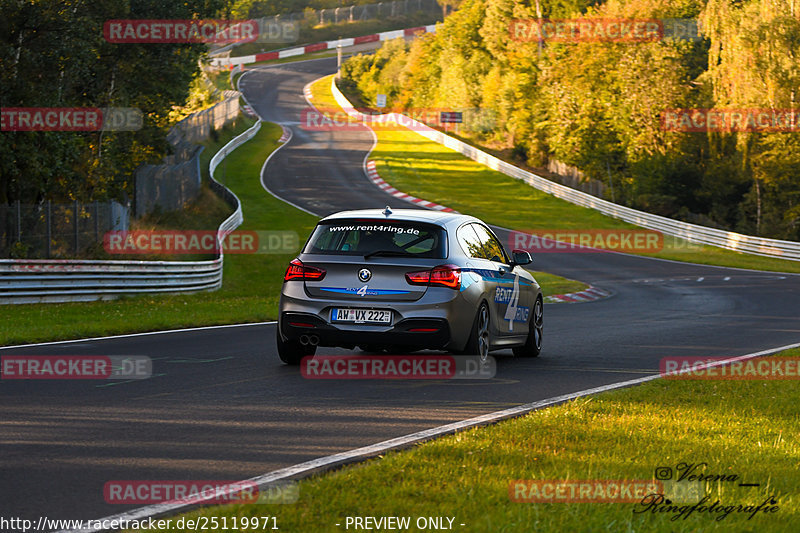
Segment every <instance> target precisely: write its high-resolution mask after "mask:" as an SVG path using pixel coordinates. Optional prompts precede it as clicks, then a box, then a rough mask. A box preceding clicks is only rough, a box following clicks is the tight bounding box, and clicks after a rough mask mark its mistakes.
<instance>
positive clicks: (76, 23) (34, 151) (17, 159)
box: [0, 0, 223, 204]
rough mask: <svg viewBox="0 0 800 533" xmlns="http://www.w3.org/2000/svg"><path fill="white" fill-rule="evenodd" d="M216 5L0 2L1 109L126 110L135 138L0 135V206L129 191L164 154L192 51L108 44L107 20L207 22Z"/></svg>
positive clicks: (168, 0)
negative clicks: (133, 113) (135, 177)
mask: <svg viewBox="0 0 800 533" xmlns="http://www.w3.org/2000/svg"><path fill="white" fill-rule="evenodd" d="M222 7H223V4H222V2H221V1H220V0H92V1H87V0H36V1H31V0H2V3H0V60H1V61H2V68H0V102H1V103H2V106H3V107H98V108H102V107H135V108H138V109H140V110H141V111H142V113H143V114H144V116H145V121H144V128H143V129H141V130H140V131H136V132H109V131H106V132H2V133H0V137H1V138H2V142H0V204H2V203H7V202H11V201H15V200H19V201H21V202H23V203H38V202H41V201H43V200H46V199H50V200H54V201H64V200H71V199H77V200H81V201H89V200H105V199H109V198H121V197H122V196H123V195H124V194H128V195H130V194H131V193H132V186H131V183H130V179H131V176H132V172H133V169H135V168H136V167H137V166H138V165H139V164H141V163H143V162H155V161H157V160H158V159H160V157H161V156H163V155H164V153H165V151H166V150H167V145H166V141H165V136H164V134H165V131H166V127H167V126H168V119H167V117H168V114H169V111H170V110H171V108H172V107H173V106H180V105H183V104H184V103H185V102H186V99H187V96H188V93H189V88H190V85H191V83H192V80H193V78H194V77H195V75H196V73H197V71H198V60H199V59H200V58H201V57H202V56H203V54H204V51H205V47H204V45H201V44H112V43H109V42H107V41H106V40H105V39H104V37H103V24H104V22H105V21H107V20H111V19H191V18H212V17H214V16H216V15H218V14H219V10H220V9H221V8H222Z"/></svg>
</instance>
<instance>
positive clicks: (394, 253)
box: [364, 250, 417, 259]
mask: <svg viewBox="0 0 800 533" xmlns="http://www.w3.org/2000/svg"><path fill="white" fill-rule="evenodd" d="M378 255H386V256H392V257H405V256H409V255H410V256H415V257H416V255H417V254H412V253H411V252H406V251H405V250H375V251H374V252H370V253H368V254H364V259H369V258H370V257H375V256H378Z"/></svg>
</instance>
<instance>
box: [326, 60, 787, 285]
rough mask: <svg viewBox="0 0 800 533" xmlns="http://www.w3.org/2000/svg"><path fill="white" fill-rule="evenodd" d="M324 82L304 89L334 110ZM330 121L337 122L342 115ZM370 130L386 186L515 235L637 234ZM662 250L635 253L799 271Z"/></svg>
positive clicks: (414, 140)
mask: <svg viewBox="0 0 800 533" xmlns="http://www.w3.org/2000/svg"><path fill="white" fill-rule="evenodd" d="M330 83H331V76H328V77H325V78H322V79H320V80H318V81H316V82H315V83H314V84H313V85H312V87H311V91H312V93H313V95H314V104H315V105H316V106H317V107H319V108H321V109H332V108H333V109H340V108H339V105H338V104H337V103H336V101H335V100H334V98H333V95H332V94H331V91H330ZM337 119H338V120H342V117H337ZM374 129H375V134H376V135H377V137H378V144H377V146H376V147H375V149H374V150H373V152H372V155H371V158H372V159H374V160H375V161H376V164H377V169H378V173H379V174H380V175H381V177H382V178H383V179H384V180H386V181H387V182H389V183H390V184H392V186H394V187H396V188H397V189H399V190H401V191H403V192H405V193H408V194H410V195H412V196H416V197H419V198H424V199H425V200H428V201H431V202H436V203H439V204H442V205H446V206H448V207H451V208H453V209H456V210H457V211H460V212H462V213H469V214H470V215H474V216H476V217H478V218H480V219H482V220H485V221H486V222H488V223H490V224H495V225H497V226H503V227H506V228H512V229H515V230H518V231H533V230H573V231H574V230H590V231H591V230H598V229H609V230H614V229H620V230H635V229H641V228H639V227H638V226H634V225H632V224H628V223H626V222H623V221H621V220H617V219H614V218H611V217H607V216H605V215H602V214H600V213H598V212H597V211H594V210H592V209H588V208H584V207H580V206H576V205H574V204H571V203H569V202H566V201H564V200H560V199H558V198H555V197H554V196H551V195H549V194H546V193H543V192H541V191H539V190H537V189H534V188H533V187H530V186H529V185H527V184H525V183H524V182H522V181H520V180H517V179H514V178H511V177H509V176H506V175H505V174H502V173H500V172H497V171H495V170H491V169H489V168H488V167H485V166H483V165H481V164H479V163H476V162H475V161H472V160H471V159H469V158H467V157H465V156H463V155H461V154H459V153H458V152H456V151H454V150H451V149H449V148H446V147H444V146H442V145H440V144H437V143H435V142H433V141H430V140H428V139H426V138H425V137H422V136H421V135H419V134H417V133H416V132H413V131H410V130H408V129H405V128H402V129H398V128H396V127H394V128H380V127H376V128H374ZM506 244H507V245H509V244H511V243H506ZM663 244H664V246H663V249H661V250H660V251H658V252H655V253H649V252H648V253H642V254H641V255H648V256H652V257H659V258H662V259H672V260H677V261H688V262H692V263H700V264H707V265H718V266H729V267H738V268H748V269H758V270H770V271H777V272H800V262H799V261H788V260H783V259H776V258H770V257H760V256H757V255H752V254H744V253H739V252H734V251H730V250H725V249H723V248H718V247H715V246H702V245H697V244H692V243H689V242H688V241H685V240H683V239H678V238H674V237H671V236H669V235H664V236H663ZM510 247H511V246H510Z"/></svg>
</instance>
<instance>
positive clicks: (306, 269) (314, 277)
mask: <svg viewBox="0 0 800 533" xmlns="http://www.w3.org/2000/svg"><path fill="white" fill-rule="evenodd" d="M324 277H325V270H324V269H322V268H316V267H311V266H306V265H304V264H303V262H302V261H300V260H299V259H294V260H292V262H290V263H289V268H287V269H286V274H284V276H283V281H292V280H301V281H319V280H321V279H322V278H324Z"/></svg>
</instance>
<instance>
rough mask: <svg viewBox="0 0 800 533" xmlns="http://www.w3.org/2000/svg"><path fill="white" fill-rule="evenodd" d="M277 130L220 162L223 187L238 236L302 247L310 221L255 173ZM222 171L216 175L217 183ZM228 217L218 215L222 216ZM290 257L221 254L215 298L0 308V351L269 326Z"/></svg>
mask: <svg viewBox="0 0 800 533" xmlns="http://www.w3.org/2000/svg"><path fill="white" fill-rule="evenodd" d="M250 124H251V122H250V121H246V120H243V121H240V122H239V123H238V126H237V127H236V128H235V129H226V130H223V131H222V132H221V133H220V135H219V139H218V141H217V142H214V143H209V146H208V147H207V148H206V150H205V151H204V152H203V154H202V158H203V159H202V161H201V167H202V168H204V169H207V168H208V160H209V159H210V158H211V156H212V155H213V154H214V153H216V151H217V150H218V149H219V148H221V147H222V146H223V145H224V144H225V143H227V142H228V140H230V139H231V138H232V137H233V136H234V135H235V134H238V133H240V132H241V131H244V130H245V129H246V128H247V127H249V125H250ZM280 135H281V129H280V127H278V126H276V125H274V124H264V125H263V126H262V128H261V131H260V132H259V133H258V135H256V137H255V138H254V139H253V140H252V141H250V142H248V143H246V144H245V145H244V146H242V147H240V148H238V149H237V150H236V151H234V152H233V153H232V154H231V155H230V156H228V160H227V163H226V165H225V174H224V181H225V182H226V183H227V185H228V187H230V188H231V189H233V190H234V192H235V193H236V194H237V195H238V196H239V198H240V200H241V201H242V204H243V212H244V218H245V223H244V225H243V226H242V227H241V228H240V229H243V230H267V231H269V230H283V229H292V230H294V231H296V232H297V233H298V235H299V238H300V241H301V242H302V241H303V240H304V239H305V238H306V237H307V235H308V233H309V232H310V230H311V229H312V228H313V226H314V224H315V223H316V218H314V217H312V216H310V215H308V214H306V213H303V212H302V211H299V210H297V209H295V208H293V207H291V206H289V205H288V204H285V203H283V202H281V201H279V200H277V199H275V198H274V197H272V196H270V195H269V194H267V193H266V192H265V191H264V190H263V189H262V188H261V185H260V182H259V175H260V170H261V165H262V164H263V163H264V160H265V159H266V157H267V155H269V153H270V152H272V151H273V150H274V149H275V148H276V147H277V146H278V143H277V139H278V138H279V137H280ZM222 170H223V169H222V167H220V168H219V169H218V171H217V175H218V177H219V178H220V179H221V180H222V179H223V176H222ZM227 214H228V213H226V214H225V216H227ZM292 257H294V254H293V253H284V254H279V255H267V254H254V255H242V254H229V255H226V256H225V266H224V271H223V287H222V289H220V290H218V291H216V292H204V293H198V294H186V295H147V296H136V297H124V298H121V299H119V300H114V301H107V302H86V303H64V304H26V305H2V306H0V344H3V345H8V344H17V343H31V342H43V341H49V340H62V339H72V338H82V337H88V336H99V335H113V334H121V333H131V332H142V331H155V330H160V329H168V328H179V327H191V326H201V325H215V324H231V323H237V322H257V321H261V320H271V319H274V318H275V317H276V315H277V303H278V297H279V290H280V285H281V283H282V281H283V276H282V272H283V270H284V269H285V268H286V264H287V263H288V262H289V261H290V260H291V258H292Z"/></svg>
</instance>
